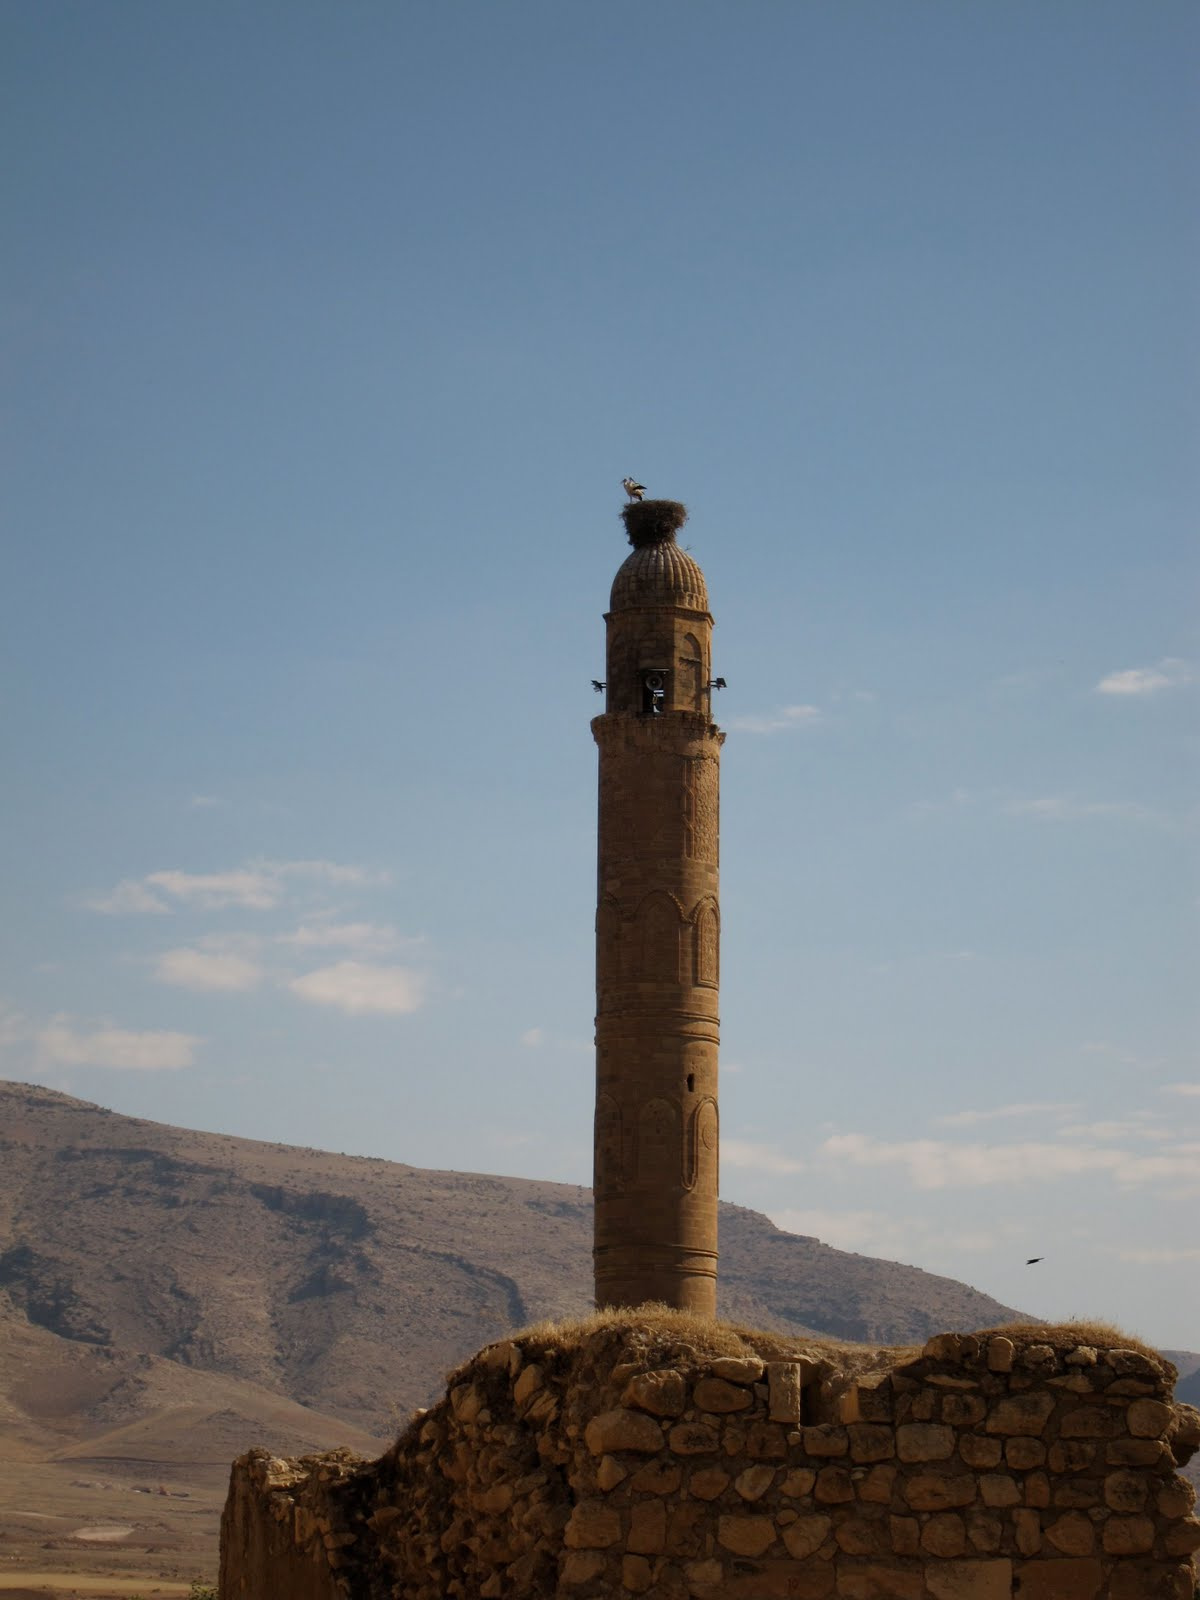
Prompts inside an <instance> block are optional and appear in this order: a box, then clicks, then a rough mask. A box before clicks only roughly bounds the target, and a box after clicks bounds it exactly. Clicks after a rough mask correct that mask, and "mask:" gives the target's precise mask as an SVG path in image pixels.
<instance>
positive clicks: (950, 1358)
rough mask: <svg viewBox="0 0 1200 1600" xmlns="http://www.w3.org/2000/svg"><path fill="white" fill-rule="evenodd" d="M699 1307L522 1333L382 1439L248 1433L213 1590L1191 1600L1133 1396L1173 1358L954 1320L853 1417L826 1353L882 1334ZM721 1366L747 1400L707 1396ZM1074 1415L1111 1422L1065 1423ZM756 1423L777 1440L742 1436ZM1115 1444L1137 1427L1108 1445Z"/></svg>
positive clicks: (347, 1595) (243, 1593) (1185, 1556)
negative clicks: (359, 1449) (956, 1406)
mask: <svg viewBox="0 0 1200 1600" xmlns="http://www.w3.org/2000/svg"><path fill="white" fill-rule="evenodd" d="M680 1321H681V1324H682V1319H680ZM698 1326H699V1325H696V1324H693V1323H686V1324H683V1325H681V1326H679V1327H677V1328H674V1329H673V1330H666V1331H663V1330H656V1327H655V1325H654V1324H653V1323H651V1322H639V1321H638V1318H637V1315H636V1314H631V1315H630V1316H629V1318H628V1319H617V1321H616V1322H609V1323H603V1324H597V1325H596V1328H595V1331H594V1332H593V1333H589V1334H587V1335H586V1336H585V1337H584V1338H583V1339H582V1341H581V1342H579V1343H578V1344H576V1345H569V1342H568V1344H564V1343H563V1341H562V1339H561V1336H559V1342H558V1343H556V1342H555V1336H554V1335H553V1334H552V1333H546V1332H544V1331H542V1332H539V1331H536V1330H535V1331H534V1332H533V1333H530V1334H526V1335H523V1336H518V1337H517V1338H515V1339H513V1340H511V1341H509V1342H508V1345H507V1347H506V1348H507V1352H508V1353H507V1354H506V1356H505V1359H503V1360H498V1359H493V1355H492V1352H491V1351H490V1350H489V1351H484V1352H482V1353H481V1355H480V1356H479V1357H477V1358H476V1359H475V1360H474V1361H473V1362H471V1363H468V1365H467V1366H466V1367H465V1368H463V1369H462V1370H460V1371H459V1372H458V1373H456V1374H454V1375H453V1377H452V1379H451V1380H450V1382H449V1385H448V1392H447V1396H446V1398H445V1400H443V1401H442V1402H440V1403H439V1404H438V1405H436V1406H434V1407H433V1408H432V1409H431V1410H430V1411H429V1412H427V1413H418V1415H417V1417H416V1419H415V1420H414V1422H413V1423H412V1425H411V1426H410V1428H409V1429H408V1430H407V1432H406V1433H405V1434H404V1435H402V1437H401V1438H400V1439H399V1440H398V1441H397V1443H396V1445H395V1446H394V1447H393V1448H392V1449H391V1450H390V1451H389V1452H388V1453H387V1454H386V1455H385V1456H383V1457H382V1458H381V1459H380V1460H379V1461H377V1462H362V1461H359V1460H357V1459H356V1458H354V1457H352V1456H350V1455H348V1454H347V1453H345V1452H342V1453H335V1454H334V1455H332V1456H325V1457H311V1458H306V1459H305V1460H304V1461H300V1462H286V1461H279V1460H274V1459H273V1458H271V1457H269V1456H268V1455H267V1454H266V1453H265V1452H262V1451H257V1452H252V1453H251V1454H250V1455H249V1456H247V1457H244V1458H243V1459H242V1460H241V1461H239V1462H238V1463H236V1464H235V1468H234V1472H233V1477H232V1481H231V1485H230V1495H229V1502H228V1505H227V1507H226V1513H225V1519H224V1523H223V1545H222V1570H221V1594H222V1600H381V1597H382V1596H385V1595H386V1596H387V1597H388V1600H475V1597H478V1600H614V1597H616V1600H619V1597H620V1596H621V1595H623V1594H624V1595H643V1594H644V1595H649V1596H653V1597H654V1600H660V1597H661V1600H774V1597H776V1596H778V1597H779V1600H1018V1597H1019V1600H1031V1597H1032V1600H1163V1597H1165V1600H1191V1596H1192V1592H1193V1590H1192V1581H1193V1580H1192V1574H1193V1572H1194V1567H1193V1555H1194V1552H1195V1550H1196V1549H1197V1547H1198V1546H1200V1522H1198V1521H1196V1520H1195V1519H1194V1518H1193V1517H1192V1516H1191V1515H1189V1513H1190V1512H1191V1509H1192V1505H1193V1495H1192V1493H1191V1490H1190V1488H1189V1487H1188V1485H1187V1484H1186V1483H1185V1482H1184V1481H1183V1480H1182V1479H1181V1478H1178V1477H1177V1476H1176V1475H1175V1464H1174V1462H1173V1460H1172V1459H1171V1455H1170V1452H1169V1451H1167V1450H1165V1447H1164V1446H1163V1445H1162V1440H1161V1438H1160V1437H1158V1436H1155V1437H1150V1436H1148V1435H1147V1434H1143V1435H1142V1436H1138V1435H1136V1434H1135V1433H1134V1432H1133V1431H1132V1423H1131V1416H1130V1414H1131V1413H1132V1412H1133V1408H1134V1407H1135V1406H1140V1407H1142V1410H1141V1411H1140V1412H1138V1413H1137V1414H1136V1415H1137V1419H1138V1425H1139V1426H1140V1427H1142V1428H1144V1429H1149V1428H1150V1427H1151V1426H1152V1425H1153V1426H1154V1427H1156V1428H1158V1429H1159V1430H1160V1433H1162V1434H1165V1433H1166V1432H1168V1431H1169V1430H1170V1429H1171V1428H1172V1427H1173V1418H1174V1415H1175V1413H1174V1411H1173V1410H1172V1407H1171V1397H1170V1396H1171V1382H1172V1379H1173V1373H1172V1371H1171V1370H1170V1369H1169V1368H1168V1367H1166V1365H1165V1364H1163V1363H1156V1362H1154V1361H1153V1360H1152V1358H1150V1357H1148V1356H1143V1355H1142V1354H1141V1353H1140V1352H1137V1351H1128V1352H1125V1353H1124V1355H1123V1356H1122V1358H1121V1360H1120V1361H1115V1360H1113V1359H1112V1357H1113V1353H1112V1352H1109V1351H1106V1350H1104V1349H1103V1348H1102V1347H1098V1346H1096V1345H1094V1344H1089V1345H1087V1346H1082V1347H1080V1346H1078V1341H1077V1340H1075V1339H1074V1338H1073V1336H1072V1334H1071V1332H1070V1331H1069V1330H1065V1329H1064V1330H1057V1329H1050V1328H1039V1329H1038V1337H1037V1345H1036V1347H1035V1349H1034V1351H1033V1355H1032V1357H1030V1354H1029V1351H1028V1349H1026V1348H1023V1346H1022V1343H1021V1340H1020V1338H1019V1337H1018V1338H1016V1339H1013V1340H1010V1341H1009V1342H1010V1343H1012V1345H1013V1350H1012V1361H1011V1370H1006V1369H1000V1370H997V1368H996V1367H995V1366H994V1365H993V1350H994V1344H995V1339H998V1338H1006V1339H1007V1338H1008V1336H1007V1335H995V1336H994V1338H988V1337H987V1336H984V1337H968V1336H962V1335H954V1336H948V1337H946V1338H940V1339H938V1340H934V1341H931V1345H927V1346H926V1349H925V1351H923V1352H921V1353H920V1354H919V1355H917V1356H915V1357H914V1356H911V1355H910V1356H908V1357H907V1358H906V1357H905V1356H904V1355H903V1354H901V1355H900V1356H899V1357H898V1358H895V1357H894V1358H893V1362H894V1364H893V1365H892V1367H891V1369H890V1371H889V1373H888V1375H887V1378H886V1388H887V1392H888V1393H889V1394H890V1395H891V1396H892V1397H893V1399H894V1401H895V1405H896V1411H897V1415H898V1417H899V1419H900V1420H899V1421H898V1422H896V1423H895V1424H894V1425H888V1424H886V1423H883V1422H880V1421H878V1420H875V1421H872V1422H864V1421H854V1422H848V1423H847V1422H845V1421H844V1420H843V1419H844V1417H845V1416H846V1408H845V1407H844V1405H843V1397H844V1396H845V1395H846V1394H847V1393H850V1392H852V1391H854V1390H855V1389H856V1387H857V1386H858V1385H859V1382H860V1379H861V1372H855V1371H853V1370H851V1371H849V1372H843V1371H842V1370H841V1369H840V1368H839V1365H838V1363H839V1361H849V1362H853V1361H858V1362H860V1363H861V1362H862V1361H864V1360H870V1361H872V1362H874V1363H878V1362H879V1361H880V1359H881V1358H880V1357H879V1356H878V1355H876V1354H875V1353H874V1352H870V1353H867V1352H862V1353H858V1354H855V1353H852V1352H846V1351H844V1350H839V1349H838V1348H837V1347H829V1348H828V1349H822V1350H818V1349H817V1348H816V1347H815V1346H813V1345H800V1344H799V1343H798V1342H793V1345H790V1346H789V1345H788V1342H787V1341H781V1340H780V1339H779V1338H777V1337H775V1336H771V1335H762V1336H757V1335H754V1336H749V1335H741V1334H740V1333H739V1334H737V1335H736V1336H733V1335H726V1334H724V1333H722V1334H721V1337H722V1338H723V1339H726V1340H727V1339H728V1338H730V1337H734V1338H735V1341H736V1342H735V1346H734V1347H735V1348H737V1345H738V1344H741V1345H742V1347H743V1352H744V1353H743V1354H740V1355H736V1356H735V1355H732V1354H730V1353H728V1344H727V1345H726V1350H725V1351H719V1350H708V1351H706V1350H704V1349H703V1348H700V1347H698V1344H699V1342H700V1341H702V1338H703V1337H704V1336H703V1334H702V1333H701V1332H700V1331H697V1329H698ZM714 1326H716V1325H714ZM747 1341H749V1342H750V1344H751V1346H753V1345H754V1344H757V1343H759V1342H761V1344H762V1347H763V1349H762V1357H761V1358H760V1356H759V1355H757V1354H756V1353H755V1351H754V1349H753V1348H752V1347H751V1348H746V1343H747ZM694 1345H696V1346H697V1347H693V1346H694ZM781 1346H785V1347H784V1348H781ZM931 1346H932V1350H933V1352H934V1353H933V1354H930V1353H929V1352H930V1348H931ZM792 1348H794V1351H795V1359H794V1360H789V1361H787V1362H784V1364H785V1365H792V1366H795V1367H799V1368H801V1369H802V1370H803V1371H804V1373H805V1377H806V1383H805V1386H804V1390H803V1392H804V1395H805V1407H806V1415H805V1421H804V1425H803V1426H795V1427H789V1426H788V1425H787V1424H786V1423H781V1422H778V1421H772V1420H771V1415H770V1413H771V1410H772V1407H773V1401H772V1395H771V1385H770V1380H769V1372H770V1370H771V1367H772V1365H774V1364H776V1363H779V1362H781V1361H783V1359H784V1357H785V1356H788V1355H789V1352H790V1350H791V1349H792ZM1077 1348H1083V1349H1085V1350H1096V1351H1097V1357H1096V1359H1095V1360H1091V1359H1088V1358H1087V1357H1086V1356H1085V1357H1084V1358H1083V1359H1080V1360H1074V1361H1073V1360H1071V1359H1070V1358H1071V1356H1072V1355H1073V1354H1074V1353H1075V1351H1076V1349H1077ZM1046 1350H1049V1351H1050V1353H1051V1356H1050V1357H1048V1356H1047V1355H1046V1354H1045V1351H1046ZM1002 1353H1003V1352H1002ZM1051 1357H1052V1358H1053V1359H1051ZM1120 1365H1125V1367H1126V1370H1124V1371H1119V1370H1118V1368H1119V1366H1120ZM872 1376H873V1377H874V1376H876V1374H873V1375H872ZM1064 1379H1069V1380H1070V1382H1071V1384H1074V1382H1075V1380H1076V1379H1083V1380H1084V1381H1086V1382H1087V1383H1088V1384H1090V1385H1091V1386H1092V1387H1091V1389H1090V1390H1089V1392H1088V1393H1087V1394H1084V1392H1083V1391H1082V1390H1080V1389H1078V1388H1077V1387H1068V1386H1067V1385H1066V1384H1065V1383H1064V1381H1063V1380H1064ZM935 1380H940V1381H935ZM1130 1383H1133V1384H1136V1385H1137V1386H1138V1387H1137V1392H1131V1391H1130V1390H1129V1388H1128V1385H1129V1384H1130ZM713 1384H721V1385H724V1386H726V1388H728V1389H729V1390H731V1391H734V1392H737V1393H738V1394H741V1395H745V1396H746V1397H747V1404H746V1405H744V1406H743V1407H741V1408H740V1409H739V1410H737V1411H730V1412H726V1413H720V1412H713V1413H709V1414H708V1418H707V1420H703V1421H702V1420H700V1418H701V1415H702V1413H701V1412H700V1410H699V1407H698V1404H697V1397H698V1396H699V1395H705V1394H710V1393H711V1390H710V1388H708V1387H707V1386H711V1385H713ZM1114 1384H1122V1385H1123V1387H1122V1388H1120V1389H1117V1390H1115V1391H1114V1389H1113V1385H1114ZM964 1385H966V1387H964ZM971 1385H978V1386H979V1387H970V1386H971ZM879 1388H880V1386H879V1385H875V1386H874V1387H873V1389H872V1392H874V1393H878V1392H879ZM1147 1389H1148V1390H1149V1391H1150V1392H1148V1393H1147V1392H1145V1391H1146V1390H1147ZM719 1392H721V1393H724V1390H722V1391H719ZM939 1395H940V1396H943V1397H944V1396H947V1395H952V1396H960V1397H961V1396H967V1397H973V1396H975V1395H979V1396H981V1397H982V1398H983V1399H984V1401H985V1405H986V1414H985V1416H983V1417H982V1418H980V1417H975V1410H976V1408H974V1407H968V1408H967V1411H966V1412H965V1413H962V1414H963V1415H964V1418H965V1417H968V1416H970V1417H974V1418H975V1420H973V1421H966V1420H964V1422H963V1423H962V1424H961V1425H959V1426H957V1427H956V1426H955V1425H954V1424H951V1423H948V1422H946V1421H944V1420H943V1421H940V1422H939V1421H934V1420H931V1416H930V1415H927V1416H926V1417H925V1418H924V1419H922V1420H913V1415H914V1410H915V1409H916V1402H917V1401H921V1400H923V1399H926V1398H930V1397H932V1398H933V1399H934V1400H935V1401H936V1400H937V1398H938V1396H939ZM643 1401H645V1402H648V1404H649V1406H650V1408H651V1409H649V1410H647V1409H643V1407H642V1402H643ZM1014 1401H1015V1402H1017V1404H1016V1405H1015V1406H1014V1405H1013V1402H1014ZM1147 1402H1150V1403H1152V1404H1154V1405H1156V1406H1159V1407H1161V1408H1163V1409H1162V1410H1160V1411H1150V1410H1148V1409H1146V1406H1147ZM680 1406H682V1409H677V1408H679V1407H680ZM921 1409H923V1410H925V1409H927V1408H925V1407H922V1408H921ZM660 1411H665V1413H666V1415H665V1417H664V1418H663V1419H662V1420H660V1418H659V1415H658V1412H660ZM1081 1413H1083V1414H1085V1415H1086V1414H1088V1413H1106V1414H1111V1415H1112V1416H1113V1417H1115V1418H1116V1424H1117V1429H1118V1431H1117V1432H1116V1433H1115V1435H1112V1436H1109V1435H1108V1434H1107V1433H1099V1434H1091V1435H1086V1436H1084V1437H1083V1438H1082V1439H1080V1438H1072V1437H1067V1438H1063V1437H1062V1428H1063V1424H1064V1423H1066V1422H1068V1421H1069V1419H1072V1418H1075V1419H1078V1417H1079V1416H1080V1414H1081ZM952 1414H954V1413H953V1411H952ZM932 1415H940V1416H941V1417H943V1418H944V1417H945V1416H946V1410H945V1407H944V1405H941V1406H940V1409H939V1408H935V1410H934V1412H933V1413H932ZM1164 1417H1165V1419H1166V1420H1165V1422H1164ZM993 1418H997V1419H998V1420H999V1426H997V1427H995V1428H994V1430H993V1431H992V1432H991V1433H989V1432H988V1431H987V1430H988V1428H989V1425H990V1424H991V1423H992V1421H993ZM1185 1421H1186V1418H1185ZM1018 1422H1020V1424H1021V1426H1020V1427H1019V1428H1018V1427H1016V1426H1015V1424H1016V1423H1018ZM1031 1424H1032V1425H1034V1426H1036V1428H1037V1430H1038V1431H1037V1432H1036V1433H1035V1432H1032V1431H1030V1427H1031ZM1076 1425H1078V1424H1077V1423H1076ZM1087 1426H1089V1427H1091V1426H1094V1424H1090V1423H1089V1424H1087ZM1106 1426H1107V1425H1106ZM947 1435H949V1444H950V1451H949V1454H947V1455H944V1456H941V1458H940V1459H939V1458H938V1456H937V1455H936V1454H935V1456H934V1458H932V1459H928V1458H927V1452H929V1451H930V1450H932V1451H934V1452H937V1453H940V1452H942V1451H944V1450H945V1447H946V1443H947V1438H946V1436H947ZM765 1440H774V1441H779V1448H780V1449H781V1450H782V1455H781V1456H780V1457H778V1458H776V1456H775V1455H774V1454H771V1455H769V1456H768V1457H766V1458H764V1457H763V1456H762V1455H761V1454H759V1453H757V1452H759V1451H760V1450H761V1449H762V1447H763V1442H764V1441H765ZM1116 1444H1123V1445H1127V1446H1128V1445H1142V1446H1153V1449H1152V1450H1150V1451H1149V1452H1148V1456H1147V1459H1145V1460H1136V1459H1135V1460H1133V1461H1130V1460H1121V1461H1119V1462H1117V1463H1115V1464H1114V1463H1111V1462H1107V1461H1106V1460H1105V1455H1106V1452H1107V1451H1108V1450H1109V1449H1111V1448H1112V1446H1113V1445H1116ZM984 1446H990V1447H992V1448H988V1449H981V1447H984ZM771 1448H772V1450H774V1448H775V1446H774V1445H772V1446H771ZM831 1449H841V1450H842V1452H843V1453H841V1454H839V1455H836V1456H833V1457H832V1458H831V1456H830V1454H829V1452H830V1450H831ZM887 1452H890V1453H887ZM1043 1454H1044V1462H1043V1463H1042V1464H1039V1465H1030V1466H1029V1467H1028V1469H1024V1464H1025V1463H1027V1462H1028V1463H1035V1462H1042V1456H1043ZM905 1455H909V1456H915V1457H916V1459H912V1460H905V1459H904V1457H905ZM873 1456H879V1457H881V1459H878V1460H865V1459H861V1458H864V1457H873ZM975 1459H978V1461H979V1463H980V1464H979V1465H978V1466H973V1465H971V1462H972V1461H973V1460H975Z"/></svg>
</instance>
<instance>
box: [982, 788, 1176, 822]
mask: <svg viewBox="0 0 1200 1600" xmlns="http://www.w3.org/2000/svg"><path fill="white" fill-rule="evenodd" d="M1005 810H1006V811H1007V812H1008V814H1009V816H1013V817H1034V818H1037V819H1039V820H1041V821H1043V822H1096V821H1100V822H1104V821H1108V822H1158V823H1161V822H1162V821H1163V817H1162V814H1161V813H1160V812H1158V811H1155V810H1154V809H1153V808H1152V807H1150V806H1143V805H1139V804H1138V803H1137V802H1136V801H1132V800H1079V799H1076V798H1074V797H1073V796H1071V795H1065V794H1047V795H1039V796H1037V797H1036V798H1034V799H1030V800H1011V801H1009V803H1008V805H1007V806H1006V807H1005Z"/></svg>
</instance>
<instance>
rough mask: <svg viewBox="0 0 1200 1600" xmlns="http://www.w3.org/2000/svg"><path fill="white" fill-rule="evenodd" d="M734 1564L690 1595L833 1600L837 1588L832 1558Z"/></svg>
mask: <svg viewBox="0 0 1200 1600" xmlns="http://www.w3.org/2000/svg"><path fill="white" fill-rule="evenodd" d="M734 1565H735V1570H734V1571H732V1572H728V1573H725V1574H724V1575H723V1576H722V1578H721V1579H720V1580H719V1582H717V1583H714V1584H711V1585H709V1586H707V1587H705V1586H702V1585H696V1586H695V1587H693V1588H689V1590H688V1593H689V1595H692V1596H694V1600H829V1597H830V1596H831V1595H832V1594H833V1592H834V1583H835V1574H834V1568H833V1564H832V1563H831V1562H830V1563H825V1562H820V1563H818V1564H817V1565H816V1566H812V1565H809V1564H804V1563H801V1562H798V1561H785V1560H772V1561H738V1562H736V1563H735V1564H734ZM745 1569H749V1570H745ZM688 1570H689V1571H690V1570H691V1569H690V1568H689V1569H688ZM688 1581H689V1583H692V1582H693V1581H694V1580H692V1579H690V1578H689V1580H688ZM655 1600H657V1596H656V1597H655Z"/></svg>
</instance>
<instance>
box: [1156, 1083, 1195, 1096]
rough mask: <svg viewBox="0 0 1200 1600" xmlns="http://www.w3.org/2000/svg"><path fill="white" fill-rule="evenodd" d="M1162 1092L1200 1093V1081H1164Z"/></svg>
mask: <svg viewBox="0 0 1200 1600" xmlns="http://www.w3.org/2000/svg"><path fill="white" fill-rule="evenodd" d="M1159 1092H1160V1094H1185V1095H1200V1083H1164V1084H1163V1085H1162V1088H1161V1089H1160V1091H1159Z"/></svg>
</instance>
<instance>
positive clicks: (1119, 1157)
mask: <svg viewBox="0 0 1200 1600" xmlns="http://www.w3.org/2000/svg"><path fill="white" fill-rule="evenodd" d="M821 1153H822V1154H823V1155H824V1156H826V1157H827V1158H829V1159H830V1160H833V1161H836V1162H840V1163H842V1164H845V1163H847V1162H848V1163H850V1164H851V1165H854V1166H860V1167H898V1168H900V1169H901V1170H902V1171H903V1172H904V1173H905V1175H906V1176H907V1178H908V1181H909V1183H910V1184H911V1185H912V1186H913V1188H915V1189H953V1188H964V1189H973V1188H980V1187H983V1186H987V1185H991V1184H1029V1183H1041V1182H1052V1181H1054V1180H1056V1179H1059V1178H1068V1177H1078V1176H1081V1175H1085V1174H1088V1173H1106V1174H1107V1175H1108V1176H1109V1177H1111V1178H1112V1179H1113V1181H1114V1182H1116V1183H1119V1184H1122V1185H1125V1186H1129V1187H1133V1186H1135V1185H1140V1184H1145V1183H1156V1182H1172V1181H1176V1180H1178V1179H1194V1177H1195V1175H1196V1158H1195V1155H1194V1154H1193V1153H1192V1152H1191V1151H1190V1148H1189V1147H1188V1146H1187V1145H1177V1146H1174V1147H1172V1148H1171V1149H1169V1150H1160V1151H1156V1152H1153V1153H1145V1152H1143V1153H1137V1152H1131V1151H1128V1150H1121V1149H1116V1148H1111V1147H1105V1148H1098V1147H1096V1146H1094V1145H1086V1144H1051V1143H1049V1142H1047V1141H1038V1140H1027V1141H1022V1142H1020V1143H1011V1144H950V1143H948V1142H946V1141H944V1140H938V1139H907V1140H887V1139H876V1138H874V1137H872V1136H871V1135H869V1134H862V1133H845V1134H835V1135H834V1136H833V1137H832V1138H830V1139H826V1140H825V1142H824V1144H823V1145H822V1146H821Z"/></svg>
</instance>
